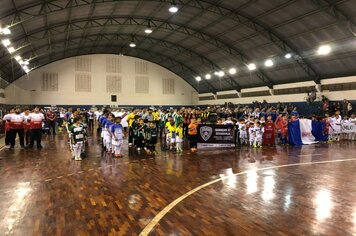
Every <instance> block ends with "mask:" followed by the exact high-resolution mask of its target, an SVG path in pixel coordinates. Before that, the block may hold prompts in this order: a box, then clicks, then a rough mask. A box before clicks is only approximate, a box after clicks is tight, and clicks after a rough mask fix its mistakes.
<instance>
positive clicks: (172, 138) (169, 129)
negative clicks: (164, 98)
mask: <svg viewBox="0 0 356 236" xmlns="http://www.w3.org/2000/svg"><path fill="white" fill-rule="evenodd" d="M165 127H166V143H167V147H169V150H173V147H174V144H175V142H176V128H177V127H176V124H175V123H174V120H173V118H172V117H169V118H168V121H167V123H166V126H165Z"/></svg>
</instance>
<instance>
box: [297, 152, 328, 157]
mask: <svg viewBox="0 0 356 236" xmlns="http://www.w3.org/2000/svg"><path fill="white" fill-rule="evenodd" d="M322 155H323V154H320V153H319V154H318V153H316V154H313V153H311V154H304V155H298V157H310V156H313V157H314V156H322Z"/></svg>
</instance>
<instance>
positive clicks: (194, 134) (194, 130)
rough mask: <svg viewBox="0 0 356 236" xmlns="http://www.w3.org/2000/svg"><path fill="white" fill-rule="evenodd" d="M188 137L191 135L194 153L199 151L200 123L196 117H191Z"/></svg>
mask: <svg viewBox="0 0 356 236" xmlns="http://www.w3.org/2000/svg"><path fill="white" fill-rule="evenodd" d="M188 137H189V147H190V150H191V152H192V153H195V152H196V151H197V142H198V123H197V120H196V119H195V118H192V119H190V124H189V125H188Z"/></svg>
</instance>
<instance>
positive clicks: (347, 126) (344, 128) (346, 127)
mask: <svg viewBox="0 0 356 236" xmlns="http://www.w3.org/2000/svg"><path fill="white" fill-rule="evenodd" d="M341 132H342V133H346V134H349V133H356V124H354V123H342V124H341Z"/></svg>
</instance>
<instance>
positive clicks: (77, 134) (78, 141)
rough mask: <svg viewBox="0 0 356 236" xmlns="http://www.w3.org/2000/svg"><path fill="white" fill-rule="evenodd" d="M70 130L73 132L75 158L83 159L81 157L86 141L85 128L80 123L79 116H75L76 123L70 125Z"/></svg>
mask: <svg viewBox="0 0 356 236" xmlns="http://www.w3.org/2000/svg"><path fill="white" fill-rule="evenodd" d="M69 131H70V133H71V139H72V148H73V156H74V160H76V161H81V160H82V158H81V157H80V155H81V152H82V146H83V142H84V130H83V127H82V126H81V125H80V118H79V117H76V118H74V124H72V125H71V126H70V128H69Z"/></svg>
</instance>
